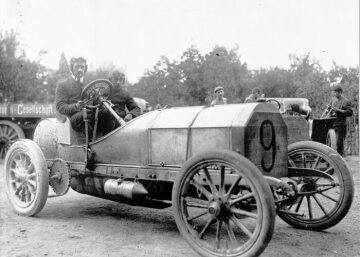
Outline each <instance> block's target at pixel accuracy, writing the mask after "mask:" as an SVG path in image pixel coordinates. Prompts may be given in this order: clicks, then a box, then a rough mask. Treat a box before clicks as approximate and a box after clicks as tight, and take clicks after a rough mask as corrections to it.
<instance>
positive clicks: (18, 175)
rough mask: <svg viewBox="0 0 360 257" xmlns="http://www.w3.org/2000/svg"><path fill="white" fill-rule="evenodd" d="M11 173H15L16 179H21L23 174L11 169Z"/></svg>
mask: <svg viewBox="0 0 360 257" xmlns="http://www.w3.org/2000/svg"><path fill="white" fill-rule="evenodd" d="M10 172H12V173H14V175H15V177H20V176H21V174H20V172H19V171H18V170H17V169H10Z"/></svg>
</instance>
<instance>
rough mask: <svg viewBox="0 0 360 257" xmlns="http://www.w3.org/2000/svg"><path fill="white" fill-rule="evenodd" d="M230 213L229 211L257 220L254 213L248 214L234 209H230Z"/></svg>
mask: <svg viewBox="0 0 360 257" xmlns="http://www.w3.org/2000/svg"><path fill="white" fill-rule="evenodd" d="M230 211H231V213H236V214H240V215H244V216H247V217H250V218H254V219H257V218H258V215H257V214H256V213H252V212H248V211H244V210H239V209H236V208H235V207H232V208H231V209H230Z"/></svg>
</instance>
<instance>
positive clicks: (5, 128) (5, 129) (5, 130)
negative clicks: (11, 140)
mask: <svg viewBox="0 0 360 257" xmlns="http://www.w3.org/2000/svg"><path fill="white" fill-rule="evenodd" d="M3 128H4V130H3V135H5V136H6V135H7V130H8V126H6V125H5V126H4V127H3Z"/></svg>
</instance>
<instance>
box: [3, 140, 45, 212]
mask: <svg viewBox="0 0 360 257" xmlns="http://www.w3.org/2000/svg"><path fill="white" fill-rule="evenodd" d="M4 171H5V176H4V177H5V189H6V194H7V197H8V199H9V201H10V203H11V206H12V207H13V209H14V210H15V211H16V212H17V213H18V214H20V215H23V216H34V215H35V214H37V213H38V212H39V211H41V210H42V208H43V207H44V205H45V203H46V200H47V196H48V191H49V175H48V169H47V165H46V161H45V157H44V155H43V153H42V151H41V150H40V148H39V146H38V145H37V144H36V143H35V142H33V141H31V140H29V139H22V140H19V141H17V142H15V143H14V144H13V145H12V146H11V147H10V149H9V151H8V153H7V155H6V158H5V163H4Z"/></svg>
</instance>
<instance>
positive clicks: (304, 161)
mask: <svg viewBox="0 0 360 257" xmlns="http://www.w3.org/2000/svg"><path fill="white" fill-rule="evenodd" d="M301 157H302V161H303V168H306V156H305V153H302V154H301Z"/></svg>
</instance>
